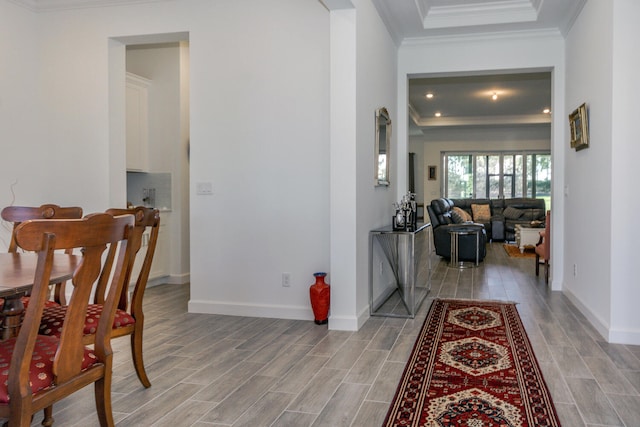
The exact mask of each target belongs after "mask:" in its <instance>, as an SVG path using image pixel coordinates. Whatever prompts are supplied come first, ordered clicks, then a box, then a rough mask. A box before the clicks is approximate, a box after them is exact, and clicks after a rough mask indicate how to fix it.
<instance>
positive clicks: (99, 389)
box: [94, 366, 115, 427]
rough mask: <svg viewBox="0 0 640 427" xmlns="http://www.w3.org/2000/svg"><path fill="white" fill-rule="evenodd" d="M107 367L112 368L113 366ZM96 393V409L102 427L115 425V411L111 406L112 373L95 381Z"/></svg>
mask: <svg viewBox="0 0 640 427" xmlns="http://www.w3.org/2000/svg"><path fill="white" fill-rule="evenodd" d="M105 369H111V366H109V367H106V366H105ZM94 395H95V398H96V409H97V411H98V420H99V421H100V426H101V427H114V426H115V423H114V422H113V412H112V408H111V375H110V374H107V375H106V376H105V377H103V378H100V379H99V380H98V381H96V382H95V391H94Z"/></svg>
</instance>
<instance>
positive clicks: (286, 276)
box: [282, 273, 291, 288]
mask: <svg viewBox="0 0 640 427" xmlns="http://www.w3.org/2000/svg"><path fill="white" fill-rule="evenodd" d="M282 286H284V287H285V288H288V287H289V286H291V273H282Z"/></svg>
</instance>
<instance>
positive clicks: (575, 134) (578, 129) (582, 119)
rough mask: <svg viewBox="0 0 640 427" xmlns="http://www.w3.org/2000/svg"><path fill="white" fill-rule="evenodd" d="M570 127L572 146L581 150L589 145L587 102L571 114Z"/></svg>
mask: <svg viewBox="0 0 640 427" xmlns="http://www.w3.org/2000/svg"><path fill="white" fill-rule="evenodd" d="M569 129H570V131H571V148H575V149H576V151H580V150H582V149H585V148H588V147H589V116H588V114H587V104H582V105H581V106H579V107H578V108H576V109H575V110H574V111H573V112H572V113H571V114H569Z"/></svg>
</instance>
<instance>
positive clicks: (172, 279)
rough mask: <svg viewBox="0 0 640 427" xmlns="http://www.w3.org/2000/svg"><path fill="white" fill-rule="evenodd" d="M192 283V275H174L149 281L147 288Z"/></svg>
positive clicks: (132, 285)
mask: <svg viewBox="0 0 640 427" xmlns="http://www.w3.org/2000/svg"><path fill="white" fill-rule="evenodd" d="M190 281H191V274H190V273H185V274H172V275H170V276H160V277H156V278H153V279H149V280H148V281H147V287H152V286H158V285H184V284H185V283H189V282H190ZM130 286H131V288H133V287H134V286H135V283H133V284H131V285H130Z"/></svg>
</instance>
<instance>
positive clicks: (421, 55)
mask: <svg viewBox="0 0 640 427" xmlns="http://www.w3.org/2000/svg"><path fill="white" fill-rule="evenodd" d="M398 61H399V64H398V70H399V71H398V120H397V123H398V126H397V127H396V129H397V137H398V152H399V159H398V162H399V164H400V165H402V164H406V153H408V151H409V145H408V144H409V138H408V130H407V127H408V126H407V125H408V111H407V105H408V99H407V85H408V79H409V78H410V77H413V76H418V75H420V76H429V75H430V74H442V73H463V74H477V73H487V72H489V73H498V72H507V71H513V70H535V71H551V73H552V97H553V99H552V106H551V109H552V126H551V155H552V159H553V166H552V167H553V171H552V173H553V184H552V203H553V210H554V213H553V216H552V218H553V219H552V220H553V224H554V225H553V226H552V229H553V230H556V231H555V232H554V235H553V240H552V249H551V251H552V256H553V258H554V264H553V267H552V280H551V288H552V289H554V290H559V289H561V288H562V281H563V275H564V262H563V252H564V251H563V245H564V238H563V235H562V226H561V224H562V221H563V218H564V200H563V199H562V197H561V195H562V192H563V188H564V167H563V166H564V158H565V151H566V148H565V145H566V144H565V136H566V135H565V129H566V123H565V122H566V115H565V108H564V94H565V91H564V85H565V71H564V39H563V38H562V36H561V35H560V34H559V33H547V32H515V33H510V34H506V35H495V34H494V35H488V36H484V37H483V36H474V37H450V38H446V37H443V38H433V39H429V40H408V41H405V42H403V44H402V46H401V47H400V51H399V59H398ZM403 153H404V157H403ZM405 188H407V183H406V177H403V176H402V175H401V176H399V188H398V190H399V191H400V192H403V191H404V189H405ZM429 192H431V190H429ZM556 224H558V225H559V226H557V225H556Z"/></svg>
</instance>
